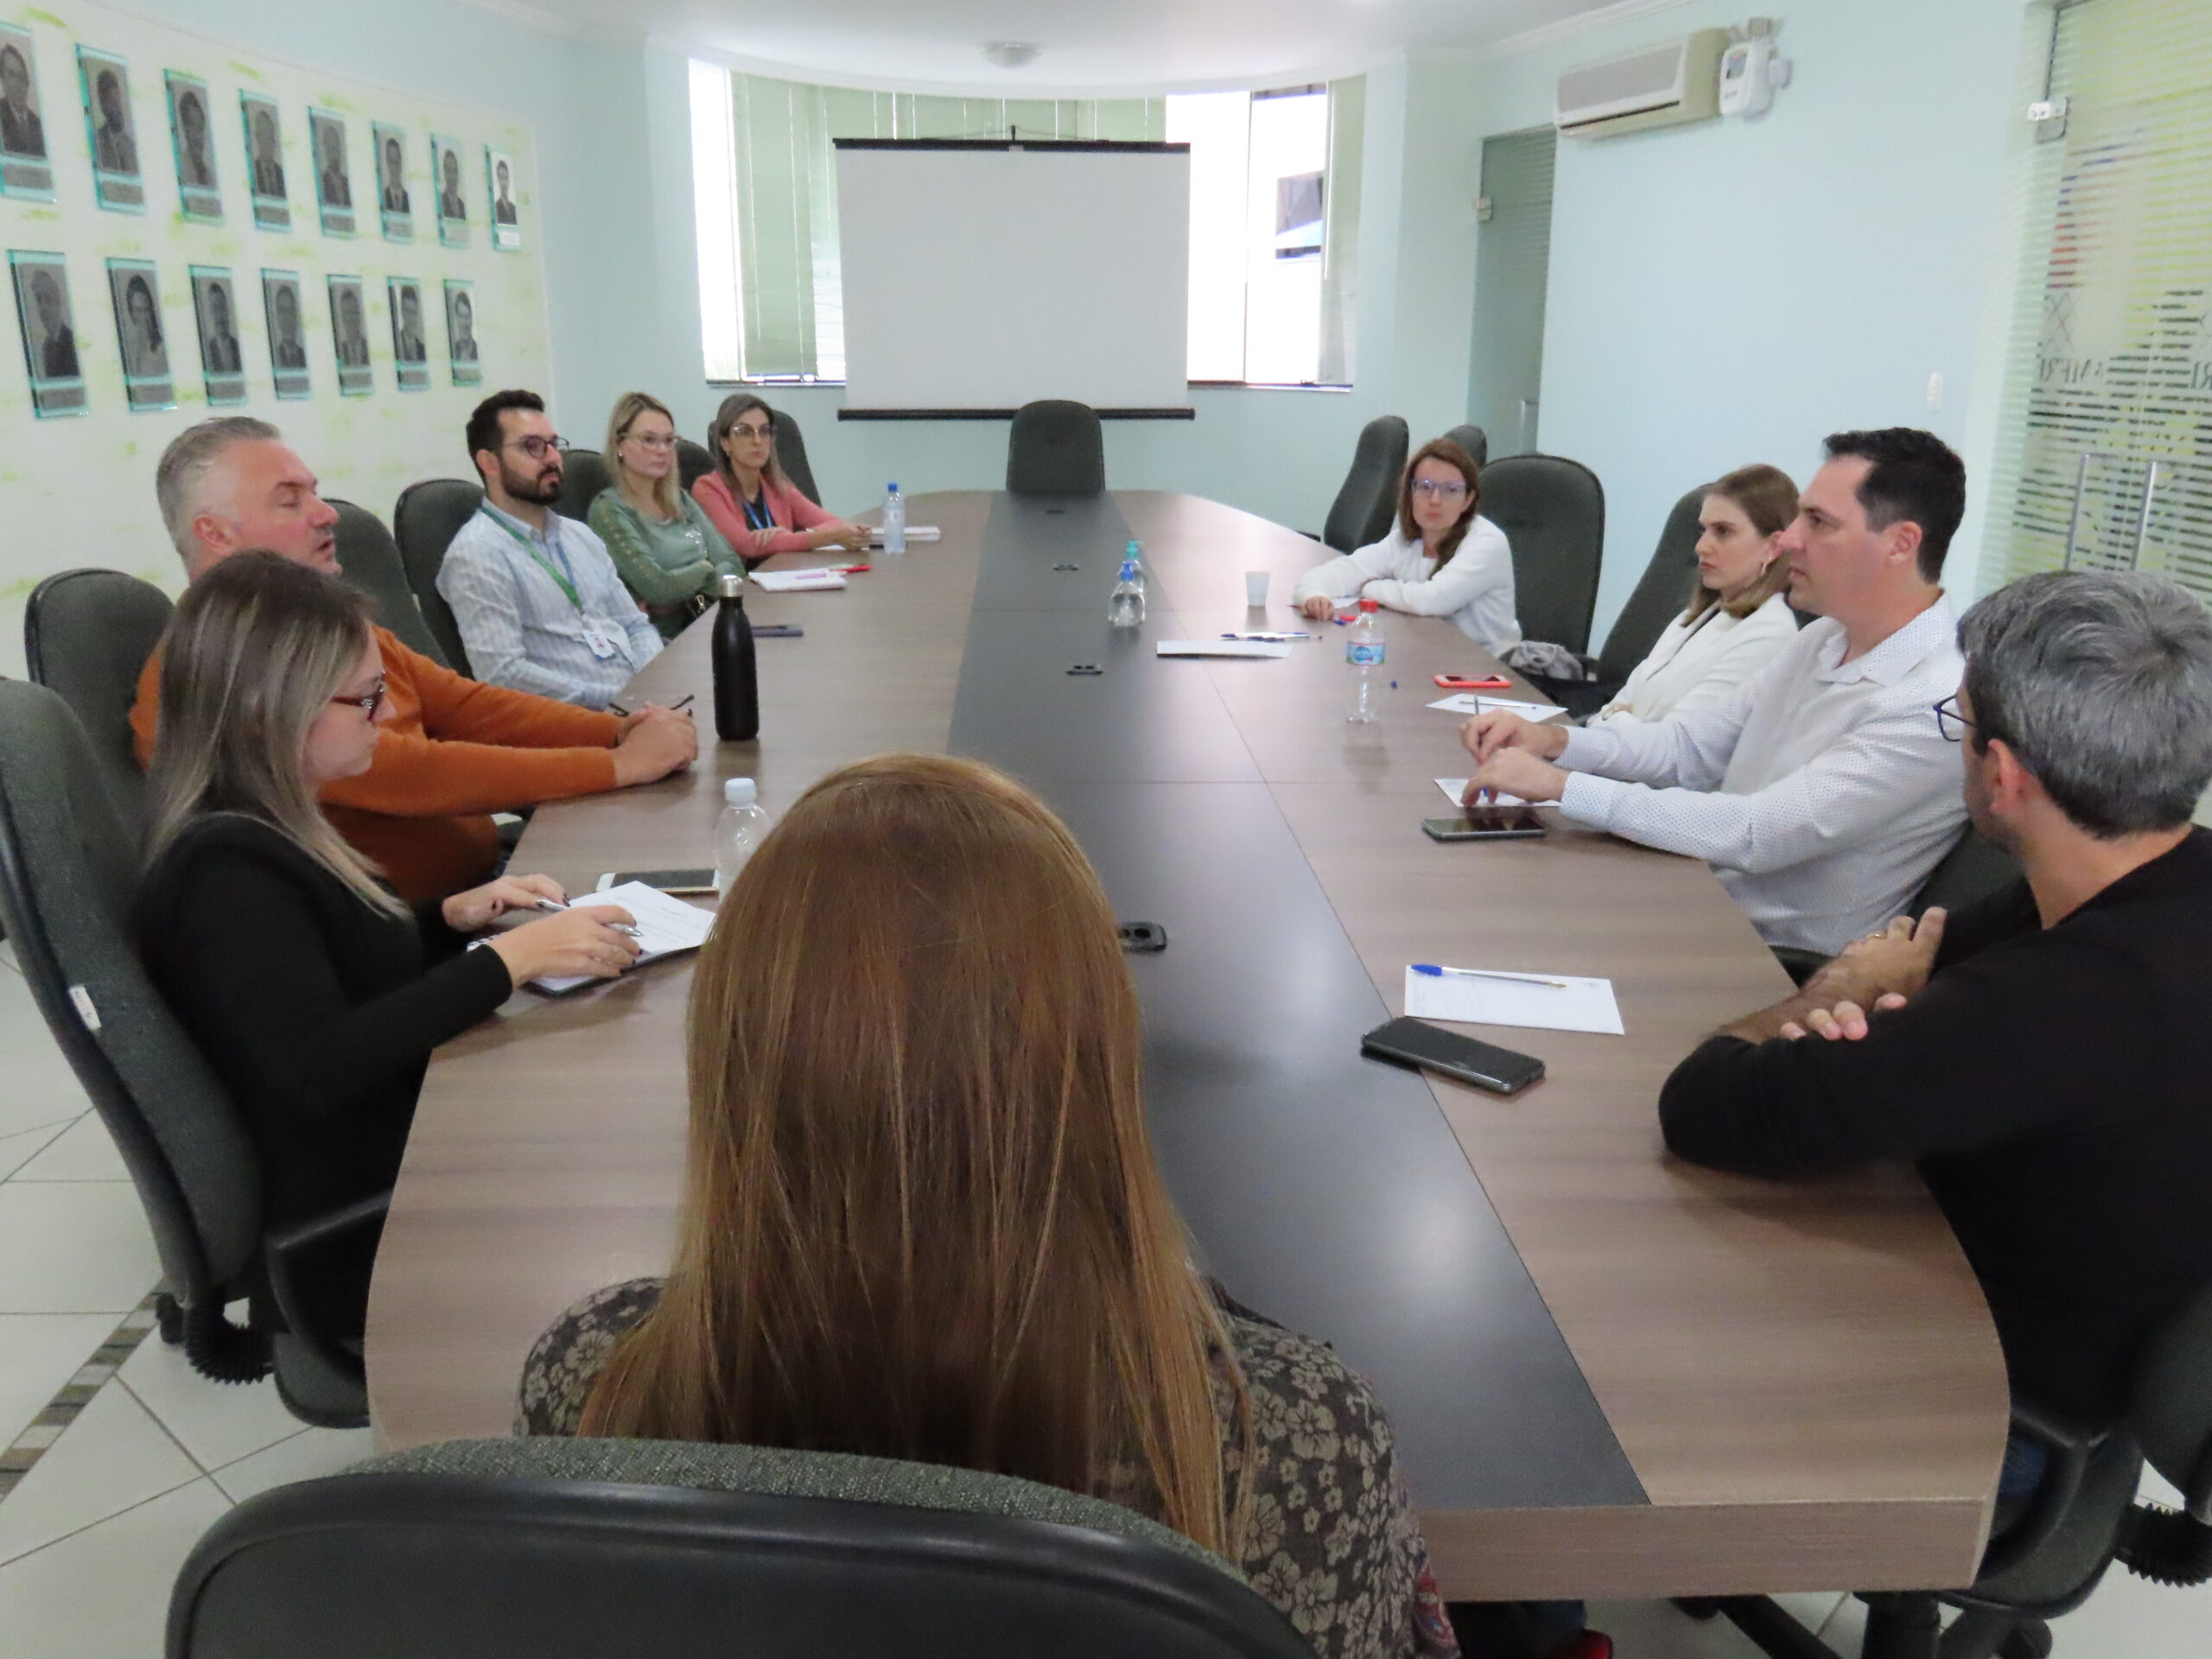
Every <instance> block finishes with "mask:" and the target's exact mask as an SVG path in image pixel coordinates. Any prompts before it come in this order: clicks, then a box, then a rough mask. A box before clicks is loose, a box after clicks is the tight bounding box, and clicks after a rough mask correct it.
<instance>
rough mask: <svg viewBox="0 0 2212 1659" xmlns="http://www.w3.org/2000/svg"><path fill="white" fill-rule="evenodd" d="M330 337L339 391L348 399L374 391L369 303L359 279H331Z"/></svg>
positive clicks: (375, 386) (365, 395) (364, 395)
mask: <svg viewBox="0 0 2212 1659" xmlns="http://www.w3.org/2000/svg"><path fill="white" fill-rule="evenodd" d="M330 338H331V342H332V346H333V347H334V350H335V351H336V352H337V353H338V390H339V392H340V395H341V396H344V397H367V396H368V395H369V394H370V393H371V392H372V391H375V390H376V389H377V383H376V377H375V373H374V372H373V371H372V369H371V368H370V366H369V302H368V301H367V300H366V299H365V298H364V297H363V296H362V293H361V279H360V278H359V277H332V278H331V279H330Z"/></svg>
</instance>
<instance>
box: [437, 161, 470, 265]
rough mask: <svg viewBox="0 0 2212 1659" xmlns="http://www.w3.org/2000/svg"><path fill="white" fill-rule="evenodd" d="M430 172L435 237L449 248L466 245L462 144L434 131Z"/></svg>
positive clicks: (466, 209) (465, 204) (466, 218)
mask: <svg viewBox="0 0 2212 1659" xmlns="http://www.w3.org/2000/svg"><path fill="white" fill-rule="evenodd" d="M430 175H431V179H432V181H433V182H434V183H435V185H436V186H437V192H438V240H439V241H441V242H442V243H444V244H445V245H447V246H448V247H449V248H465V247H467V245H468V200H467V197H466V196H464V195H463V194H461V146H460V145H459V144H457V143H454V141H453V140H452V139H450V138H441V137H437V136H436V135H435V133H434V134H432V135H431V137H430Z"/></svg>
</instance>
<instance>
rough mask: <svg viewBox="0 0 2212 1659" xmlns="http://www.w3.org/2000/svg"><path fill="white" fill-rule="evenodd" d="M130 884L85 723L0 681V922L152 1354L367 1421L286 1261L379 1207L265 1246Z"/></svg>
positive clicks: (132, 847) (118, 827) (131, 841)
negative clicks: (133, 1281)
mask: <svg viewBox="0 0 2212 1659" xmlns="http://www.w3.org/2000/svg"><path fill="white" fill-rule="evenodd" d="M137 878H138V842H137V836H136V835H135V834H133V833H132V831H131V830H130V828H129V827H128V826H127V824H126V822H125V819H124V816H123V814H122V813H121V812H119V811H118V810H117V808H116V806H115V804H114V803H113V802H112V801H111V799H110V798H109V792H108V791H107V790H106V789H105V787H104V786H103V785H102V784H101V782H100V781H99V765H98V762H97V760H96V759H95V753H94V749H93V746H92V742H91V741H90V740H89V739H88V738H87V737H86V734H85V728H84V726H83V724H82V722H80V721H79V720H78V718H77V716H76V715H75V714H74V713H73V711H72V710H71V709H70V708H69V706H68V704H67V703H66V702H64V701H63V700H62V699H61V697H60V696H59V695H58V694H57V693H55V692H54V691H51V690H48V689H47V688H46V687H44V686H40V685H33V684H30V683H28V682H24V681H7V682H0V917H4V918H5V919H6V922H7V925H8V934H9V937H10V938H11V939H12V940H13V941H14V942H15V947H16V963H17V965H18V966H19V967H21V969H22V973H23V977H24V978H25V979H26V980H27V981H29V983H30V988H31V996H32V1000H33V1001H35V1002H36V1003H37V1004H38V1007H39V1012H40V1013H41V1014H43V1015H44V1016H45V1018H46V1023H47V1027H48V1030H50V1031H51V1032H52V1033H54V1041H55V1043H56V1044H57V1045H58V1046H60V1050H61V1052H62V1053H63V1055H64V1056H65V1057H66V1058H67V1059H68V1062H69V1067H70V1070H71V1071H74V1072H75V1073H76V1076H77V1080H78V1081H79V1083H80V1084H83V1085H84V1089H85V1092H86V1094H87V1095H89V1096H91V1097H92V1105H93V1108H94V1109H96V1110H97V1111H98V1112H99V1115H100V1122H102V1123H104V1124H105V1125H106V1127H107V1131H108V1133H109V1135H111V1136H112V1137H113V1138H114V1141H115V1144H116V1147H117V1150H118V1151H119V1152H120V1153H121V1154H122V1155H123V1161H124V1166H125V1167H126V1168H127V1169H129V1171H130V1179H131V1183H132V1185H135V1186H136V1187H137V1190H138V1199H139V1202H140V1203H141V1204H142V1205H144V1206H145V1211H146V1219H147V1221H148V1223H149V1224H150V1225H151V1227H152V1229H153V1234H154V1246H155V1249H156V1252H157V1253H158V1255H160V1258H161V1263H162V1296H161V1299H160V1301H159V1303H158V1304H157V1306H158V1307H159V1309H160V1315H161V1327H162V1338H163V1339H164V1340H166V1341H169V1342H173V1343H175V1342H181V1344H183V1347H184V1351H185V1353H186V1355H187V1357H188V1358H190V1360H191V1361H192V1363H193V1367H194V1370H198V1371H199V1372H200V1374H201V1375H202V1376H209V1377H213V1378H214V1379H215V1380H217V1381H219V1382H225V1383H247V1382H251V1381H253V1380H255V1379H256V1378H257V1377H261V1376H266V1375H267V1374H268V1373H269V1372H270V1370H272V1369H273V1370H275V1372H276V1377H277V1393H278V1395H279V1396H280V1397H281V1398H282V1399H283V1402H284V1404H285V1407H286V1408H288V1409H289V1410H290V1411H291V1412H292V1414H294V1415H296V1416H297V1417H300V1418H302V1419H303V1420H304V1421H308V1422H310V1423H317V1424H321V1425H325V1426H327V1427H355V1426H358V1425H359V1424H361V1423H365V1422H366V1421H368V1408H367V1397H366V1395H365V1391H364V1386H363V1383H362V1376H361V1360H360V1355H359V1352H358V1351H354V1350H353V1349H352V1348H349V1347H347V1346H346V1345H345V1344H341V1343H340V1342H338V1341H336V1340H334V1339H333V1338H331V1337H330V1336H329V1335H328V1334H327V1332H322V1331H320V1330H318V1329H317V1328H316V1327H315V1324H314V1322H313V1321H312V1319H309V1318H308V1317H307V1316H306V1313H307V1311H306V1310H305V1309H303V1308H302V1306H301V1303H300V1299H299V1295H298V1293H297V1290H296V1269H295V1263H296V1262H298V1261H299V1259H300V1258H301V1256H302V1254H303V1253H305V1252H308V1251H312V1250H314V1249H317V1248H318V1247H320V1246H321V1245H322V1244H324V1243H327V1242H328V1241H330V1240H332V1239H334V1238H336V1237H338V1236H341V1235H344V1234H346V1233H348V1232H351V1231H353V1230H355V1229H358V1228H361V1227H366V1226H372V1225H375V1224H377V1223H378V1221H380V1219H381V1218H382V1216H383V1213H384V1208H385V1203H386V1200H387V1198H388V1197H389V1195H388V1194H379V1195H378V1196H377V1197H376V1198H373V1199H371V1200H368V1201H366V1202H365V1203H362V1204H359V1205H352V1206H349V1207H348V1208H347V1209H345V1210H342V1211H335V1212H334V1213H332V1214H330V1215H327V1216H324V1217H318V1218H316V1219H315V1220H314V1221H311V1222H308V1223H307V1224H302V1225H301V1226H298V1227H294V1228H289V1229H287V1230H285V1231H283V1232H282V1233H267V1234H264V1230H263V1226H262V1217H263V1188H262V1172H261V1160H260V1156H259V1154H258V1153H257V1151H256V1149H255V1147H254V1145H253V1142H252V1141H251V1137H250V1136H249V1135H248V1134H247V1132H246V1128H245V1122H244V1120H243V1118H242V1117H241V1116H240V1114H239V1112H238V1108H237V1106H236V1105H235V1104H234V1103H232V1100H231V1098H230V1096H228V1095H227V1094H226V1092H225V1091H224V1090H223V1088H222V1085H221V1084H219V1083H218V1082H217V1081H216V1079H215V1076H214V1074H213V1071H210V1070H209V1069H208V1066H207V1062H206V1061H205V1060H204V1059H202V1058H200V1051H199V1050H198V1049H197V1048H195V1047H194V1046H193V1043H192V1040H191V1039H189V1038H188V1036H186V1034H185V1033H184V1030H183V1028H182V1027H181V1026H179V1025H178V1024H177V1022H176V1019H175V1015H173V1014H171V1013H170V1012H169V1009H168V1005H167V1004H166V1003H164V1002H163V1001H162V998H161V996H160V995H159V994H158V993H157V992H156V990H155V989H154V988H153V986H152V984H151V983H150V982H149V981H148V980H147V978H146V976H145V974H144V972H143V969H140V967H139V965H138V957H137V953H136V952H135V951H134V950H132V949H131V945H130V907H131V904H132V902H133V899H134V897H135V895H136V893H137V885H138V880H137ZM260 1287H265V1289H263V1288H260ZM249 1296H250V1297H251V1298H253V1300H254V1303H255V1318H254V1319H253V1321H252V1323H251V1325H248V1326H246V1327H244V1328H241V1327H239V1326H238V1325H232V1323H231V1322H230V1320H229V1319H227V1318H226V1315H225V1313H224V1311H223V1310H224V1307H225V1306H226V1304H227V1303H230V1302H232V1301H235V1300H238V1299H239V1298H241V1297H249ZM280 1325H282V1326H285V1327H288V1328H283V1329H278V1328H276V1327H277V1326H280Z"/></svg>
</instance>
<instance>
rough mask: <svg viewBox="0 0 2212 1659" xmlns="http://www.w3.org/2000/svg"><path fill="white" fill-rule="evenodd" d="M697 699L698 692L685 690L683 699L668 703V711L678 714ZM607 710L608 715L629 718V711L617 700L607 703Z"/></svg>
mask: <svg viewBox="0 0 2212 1659" xmlns="http://www.w3.org/2000/svg"><path fill="white" fill-rule="evenodd" d="M698 700H699V694H698V693H697V692H696V691H687V692H685V693H684V695H683V701H682V702H671V704H669V705H668V712H669V713H670V714H671V715H680V714H682V713H683V711H684V710H685V709H689V708H690V706H691V705H692V704H693V703H695V702H697V701H698ZM607 713H608V714H610V715H621V716H622V718H623V719H625V720H627V719H629V718H630V711H629V710H628V709H625V708H624V707H623V706H622V705H621V704H620V703H619V702H610V703H608V704H607Z"/></svg>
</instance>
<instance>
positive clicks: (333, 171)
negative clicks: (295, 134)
mask: <svg viewBox="0 0 2212 1659" xmlns="http://www.w3.org/2000/svg"><path fill="white" fill-rule="evenodd" d="M308 149H311V150H313V151H314V152H315V205H316V206H317V207H320V208H321V210H322V233H323V234H324V235H325V236H351V235H353V164H352V162H349V161H348V160H347V159H346V118H345V117H344V116H342V115H333V114H332V113H331V112H330V111H327V110H309V111H308Z"/></svg>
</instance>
